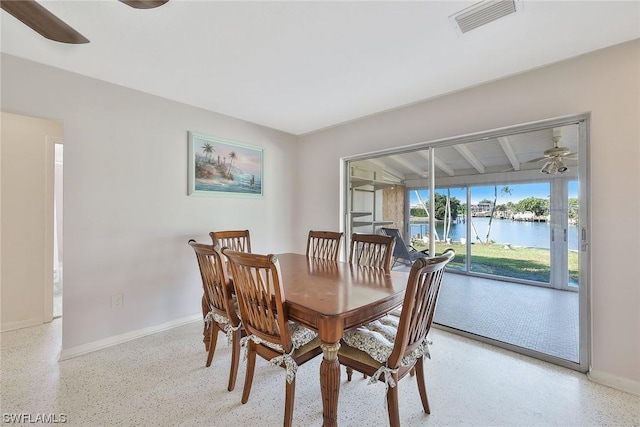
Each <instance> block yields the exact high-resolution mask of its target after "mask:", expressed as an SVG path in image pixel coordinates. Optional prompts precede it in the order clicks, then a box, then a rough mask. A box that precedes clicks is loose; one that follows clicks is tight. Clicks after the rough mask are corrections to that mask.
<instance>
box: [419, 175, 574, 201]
mask: <svg viewBox="0 0 640 427" xmlns="http://www.w3.org/2000/svg"><path fill="white" fill-rule="evenodd" d="M503 187H504V185H498V204H499V205H502V204H505V203H507V202H513V203H517V202H518V201H520V200H522V199H526V198H527V197H538V198H541V199H546V198H547V197H549V194H550V193H551V184H550V183H548V182H541V183H528V184H513V185H511V184H510V185H509V188H510V189H511V195H506V194H505V195H503V194H501V192H500V190H501V189H502V188H503ZM436 192H438V193H442V194H445V193H444V192H443V191H442V190H436ZM427 194H428V191H427V190H420V196H421V197H422V199H423V201H426V199H427V197H428V196H427ZM493 196H494V187H493V185H487V186H476V187H471V203H472V204H477V203H478V202H479V201H480V200H483V199H487V200H491V201H493ZM409 197H410V199H409V200H410V204H411V205H412V206H413V205H415V204H417V203H418V198H417V197H416V194H415V191H413V190H412V191H410V192H409ZM451 197H456V198H457V199H458V200H460V201H461V202H462V203H465V201H466V199H467V196H466V189H464V188H451ZM569 197H578V181H571V182H570V183H569Z"/></svg>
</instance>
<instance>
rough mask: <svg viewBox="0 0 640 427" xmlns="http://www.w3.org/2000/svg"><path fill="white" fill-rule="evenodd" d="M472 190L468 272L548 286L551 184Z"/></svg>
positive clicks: (515, 185)
mask: <svg viewBox="0 0 640 427" xmlns="http://www.w3.org/2000/svg"><path fill="white" fill-rule="evenodd" d="M470 189H471V191H470V193H471V206H470V213H471V215H470V218H469V221H470V223H471V224H470V229H471V233H472V236H471V263H470V271H471V272H474V273H478V274H488V275H493V276H501V277H507V278H511V279H517V280H523V281H533V282H539V283H544V284H548V283H549V281H550V274H551V255H550V241H549V236H550V233H549V227H550V224H549V220H550V217H549V194H550V185H549V183H548V182H542V183H527V184H513V185H504V184H496V185H489V186H472V187H470Z"/></svg>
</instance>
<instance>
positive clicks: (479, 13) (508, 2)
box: [449, 0, 519, 34]
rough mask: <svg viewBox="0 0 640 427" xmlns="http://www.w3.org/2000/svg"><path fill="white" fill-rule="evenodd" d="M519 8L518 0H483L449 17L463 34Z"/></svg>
mask: <svg viewBox="0 0 640 427" xmlns="http://www.w3.org/2000/svg"><path fill="white" fill-rule="evenodd" d="M518 10H519V1H517V0H490V1H482V2H480V3H476V4H474V5H473V6H470V7H468V8H466V9H464V10H461V11H460V12H458V13H456V14H453V15H451V16H450V17H449V19H450V20H451V21H452V23H453V25H454V26H455V27H456V29H457V31H459V32H460V33H461V34H464V33H466V32H469V31H471V30H473V29H476V28H478V27H481V26H483V25H485V24H488V23H489V22H493V21H495V20H496V19H500V18H502V17H504V16H507V15H511V14H512V13H515V12H516V11H518Z"/></svg>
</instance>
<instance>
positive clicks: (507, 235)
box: [409, 217, 578, 251]
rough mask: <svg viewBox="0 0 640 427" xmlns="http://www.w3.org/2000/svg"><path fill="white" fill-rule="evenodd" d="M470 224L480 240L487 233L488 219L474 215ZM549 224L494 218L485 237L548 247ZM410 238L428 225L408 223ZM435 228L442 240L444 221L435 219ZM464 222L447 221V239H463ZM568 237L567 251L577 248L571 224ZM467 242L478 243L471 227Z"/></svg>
mask: <svg viewBox="0 0 640 427" xmlns="http://www.w3.org/2000/svg"><path fill="white" fill-rule="evenodd" d="M472 220H473V225H474V226H475V229H476V230H477V231H478V235H479V236H480V239H482V241H483V242H484V241H485V239H486V236H487V229H488V227H489V218H483V217H475V218H472ZM550 229H551V226H550V225H549V224H548V223H546V222H525V221H512V220H510V219H495V218H494V220H493V222H492V223H491V234H490V235H489V240H493V241H495V242H496V243H510V244H511V245H513V246H524V247H531V248H542V249H549V247H550V246H549V243H550V240H551V231H550ZM409 231H410V235H411V237H412V238H413V237H415V236H416V235H418V234H419V235H420V236H425V235H427V234H429V224H424V223H415V224H411V225H410V228H409ZM436 231H437V233H438V237H439V238H440V239H442V238H443V237H444V235H443V233H444V223H442V222H438V223H437V224H436ZM466 234H467V225H466V224H465V223H462V222H461V223H454V224H451V230H450V231H449V238H450V239H451V241H453V242H459V241H460V238H466V237H467V236H466ZM567 235H568V238H569V250H574V251H577V250H578V227H577V226H575V225H571V226H569V228H568V230H567ZM468 240H469V241H471V242H478V240H477V239H476V235H475V233H474V231H473V227H472V228H471V236H469V239H468Z"/></svg>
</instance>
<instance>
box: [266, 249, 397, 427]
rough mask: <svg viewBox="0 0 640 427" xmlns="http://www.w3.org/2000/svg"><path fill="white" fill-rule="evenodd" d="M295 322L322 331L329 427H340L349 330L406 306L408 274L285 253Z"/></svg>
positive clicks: (289, 304) (288, 301) (325, 409)
mask: <svg viewBox="0 0 640 427" xmlns="http://www.w3.org/2000/svg"><path fill="white" fill-rule="evenodd" d="M276 257H277V258H278V260H279V262H280V270H281V274H282V283H283V287H284V293H285V299H286V303H285V304H286V307H287V309H288V315H289V319H291V320H294V321H296V322H299V323H301V324H303V325H304V326H306V327H308V328H310V329H313V330H314V331H317V332H318V335H319V337H320V340H321V341H322V353H323V359H322V363H321V364H320V390H321V393H322V407H323V423H322V425H323V426H337V425H338V417H337V415H338V394H339V392H340V363H339V362H338V349H339V348H340V339H341V338H342V334H343V332H344V331H346V330H348V329H351V328H354V327H357V326H359V325H362V324H363V323H366V322H370V321H372V320H375V319H378V318H380V317H382V316H384V315H385V314H387V313H388V312H390V311H392V310H393V309H395V308H397V307H398V306H400V305H401V304H402V301H403V298H404V292H405V288H406V286H407V278H408V273H407V272H398V271H391V272H388V273H387V272H384V271H383V270H379V269H374V268H370V267H361V266H355V265H351V264H349V263H344V262H336V261H328V260H322V259H315V258H308V257H306V256H305V255H299V254H292V253H285V254H278V255H276Z"/></svg>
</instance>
